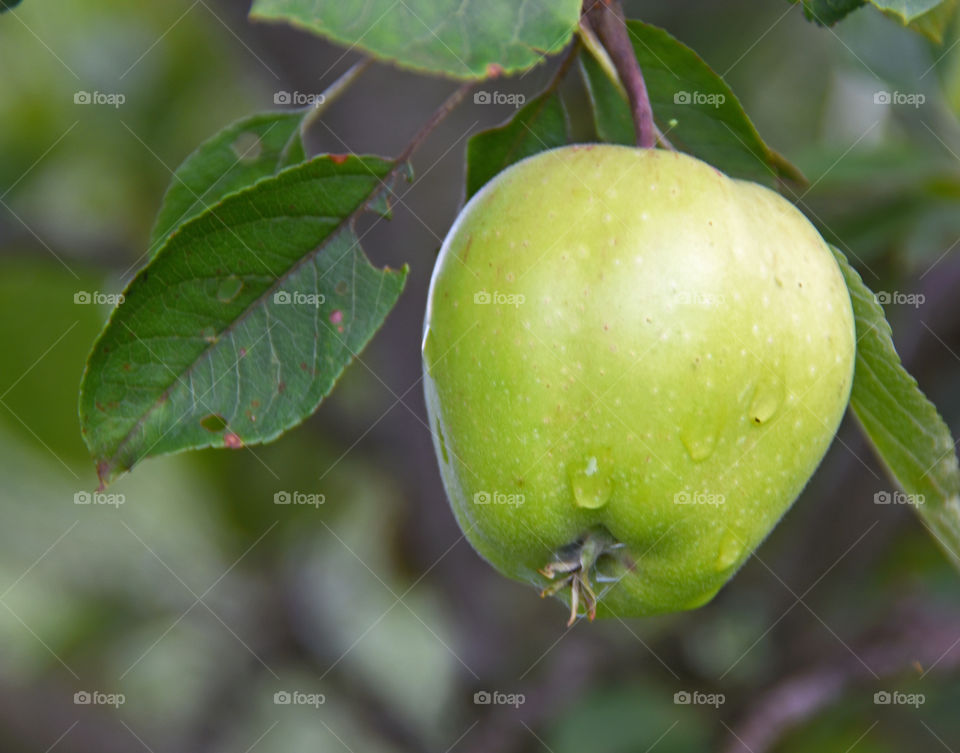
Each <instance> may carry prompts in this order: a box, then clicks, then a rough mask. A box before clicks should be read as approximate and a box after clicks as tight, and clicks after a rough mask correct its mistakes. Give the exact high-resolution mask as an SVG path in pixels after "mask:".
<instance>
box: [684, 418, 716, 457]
mask: <svg viewBox="0 0 960 753" xmlns="http://www.w3.org/2000/svg"><path fill="white" fill-rule="evenodd" d="M717 436H718V432H717V431H716V430H715V429H714V428H713V427H712V426H710V425H709V424H708V425H704V424H700V425H698V426H695V427H693V428H692V429H687V430H685V431H683V432H681V433H680V441H681V442H683V446H684V447H686V448H687V454H688V455H690V459H691V460H693V461H695V462H697V463H699V462H701V461H703V460H706V459H707V458H708V457H710V456H711V455H712V454H713V451H714V449H715V448H716V446H717Z"/></svg>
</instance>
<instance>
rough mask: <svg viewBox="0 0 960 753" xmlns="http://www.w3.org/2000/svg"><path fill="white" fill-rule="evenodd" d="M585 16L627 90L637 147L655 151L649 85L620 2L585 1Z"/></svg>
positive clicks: (609, 0) (655, 142)
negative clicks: (641, 68)
mask: <svg viewBox="0 0 960 753" xmlns="http://www.w3.org/2000/svg"><path fill="white" fill-rule="evenodd" d="M583 16H584V18H586V19H587V21H588V23H589V24H590V26H591V27H592V28H593V31H594V32H596V35H597V38H598V39H599V40H600V43H601V44H602V45H603V47H604V49H605V50H606V52H607V54H608V55H609V56H610V60H612V61H613V65H614V67H615V68H616V71H617V75H618V76H619V78H620V82H621V83H622V85H623V88H624V89H626V92H627V99H628V100H629V102H630V113H631V115H632V116H633V125H634V129H635V131H636V134H637V146H640V147H644V148H647V149H652V148H653V147H654V146H656V144H657V134H658V131H657V126H656V124H655V123H654V121H653V108H652V107H651V105H650V96H649V95H648V94H647V84H646V82H645V81H644V79H643V71H641V70H640V64H639V63H638V62H637V56H636V55H635V54H634V51H633V45H632V44H631V42H630V35H629V33H628V31H627V24H626V19H625V18H624V15H623V7H622V6H621V5H620V0H584V4H583Z"/></svg>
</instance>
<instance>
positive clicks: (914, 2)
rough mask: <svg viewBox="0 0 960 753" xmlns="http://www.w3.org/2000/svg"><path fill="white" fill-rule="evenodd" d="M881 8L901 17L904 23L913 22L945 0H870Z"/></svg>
mask: <svg viewBox="0 0 960 753" xmlns="http://www.w3.org/2000/svg"><path fill="white" fill-rule="evenodd" d="M870 2H871V3H872V4H873V5H875V6H877V7H878V8H879V9H880V10H882V11H884V12H885V13H888V14H890V15H891V16H893V17H896V18H899V19H900V20H901V21H902V22H903V23H904V24H909V23H913V22H914V21H916V20H917V19H918V18H920V16H922V15H924V14H925V13H929V12H930V11H932V10H933V9H934V8H936V7H937V6H939V5H943V4H945V0H870Z"/></svg>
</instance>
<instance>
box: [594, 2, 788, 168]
mask: <svg viewBox="0 0 960 753" xmlns="http://www.w3.org/2000/svg"><path fill="white" fill-rule="evenodd" d="M627 28H628V30H629V31H630V38H631V41H632V42H633V48H634V52H635V53H636V55H637V60H638V61H639V62H640V67H641V69H642V70H643V75H644V79H645V80H646V84H647V90H648V93H649V95H650V102H651V104H652V105H653V112H654V115H655V117H656V120H657V124H658V125H659V127H660V130H662V131H663V132H664V133H665V134H666V136H667V138H669V139H670V141H671V142H672V143H673V145H674V146H675V147H676V148H677V149H680V150H682V151H685V152H688V153H689V154H692V155H694V156H695V157H699V158H700V159H702V160H704V161H705V162H709V163H710V164H711V165H713V166H715V167H717V168H718V169H720V170H723V171H724V172H725V173H727V174H728V175H732V176H735V177H739V178H747V179H749V180H756V181H761V182H766V183H772V182H774V181H775V179H777V178H788V179H791V180H795V181H800V182H802V181H803V175H802V174H801V173H800V171H799V170H798V169H797V168H796V167H794V166H793V165H792V164H790V163H789V162H788V161H787V160H786V159H784V158H783V157H782V156H781V155H779V154H777V152H775V151H774V150H772V149H771V148H770V147H768V146H767V145H766V144H765V143H764V142H763V140H762V139H761V138H760V134H759V133H757V129H756V128H755V127H754V125H753V123H752V122H751V121H750V118H748V117H747V114H746V112H744V110H743V107H742V106H741V105H740V101H739V100H738V99H737V97H736V95H734V93H733V92H732V91H731V89H730V87H729V86H727V84H726V83H725V82H724V81H723V79H722V78H720V76H718V75H717V74H716V73H714V71H713V70H711V69H710V67H709V66H708V65H707V64H706V63H705V62H704V61H703V60H702V59H701V58H700V57H699V56H698V55H697V54H696V53H695V52H694V51H693V50H691V49H690V48H689V47H687V46H686V45H684V44H682V43H681V42H679V41H677V40H676V39H674V38H673V37H672V36H670V34H668V33H667V32H666V31H664V30H663V29H660V28H657V27H656V26H651V25H649V24H645V23H642V22H640V21H628V22H627ZM591 63H593V61H589V62H586V63H585V65H584V70H585V72H586V74H587V82H588V89H589V92H590V97H591V100H592V102H593V104H594V118H595V120H596V126H597V132H598V134H600V137H601V138H603V139H604V140H609V141H613V142H614V143H624V144H634V143H635V142H634V138H635V137H634V135H633V129H632V126H631V128H630V134H629V136H628V134H627V127H626V124H627V123H630V122H631V121H630V110H629V105H628V104H627V101H626V98H625V97H624V96H623V95H622V94H621V93H620V91H619V89H618V87H617V86H615V85H614V83H613V82H611V81H610V79H609V78H607V77H606V76H605V75H604V73H603V68H602V67H601V66H599V65H596V64H595V63H594V64H591Z"/></svg>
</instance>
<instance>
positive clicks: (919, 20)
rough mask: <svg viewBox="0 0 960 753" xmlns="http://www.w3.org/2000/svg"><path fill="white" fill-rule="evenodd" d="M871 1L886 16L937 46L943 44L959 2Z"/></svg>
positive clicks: (950, 0)
mask: <svg viewBox="0 0 960 753" xmlns="http://www.w3.org/2000/svg"><path fill="white" fill-rule="evenodd" d="M870 1H871V2H872V3H873V4H874V5H876V6H877V7H878V8H880V9H881V10H882V11H883V12H884V13H885V14H886V15H888V16H890V17H891V18H894V19H896V20H898V21H900V23H902V24H904V25H905V26H909V27H910V28H911V29H913V30H914V31H917V32H919V33H921V34H923V35H924V36H925V37H927V38H929V39H931V40H933V41H934V42H936V43H937V44H940V43H941V42H943V35H944V32H945V31H946V30H947V26H948V25H949V24H950V21H951V19H952V18H953V17H954V15H955V14H956V11H957V0H922V1H921V0H897V1H895V2H889V1H881V0H870Z"/></svg>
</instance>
